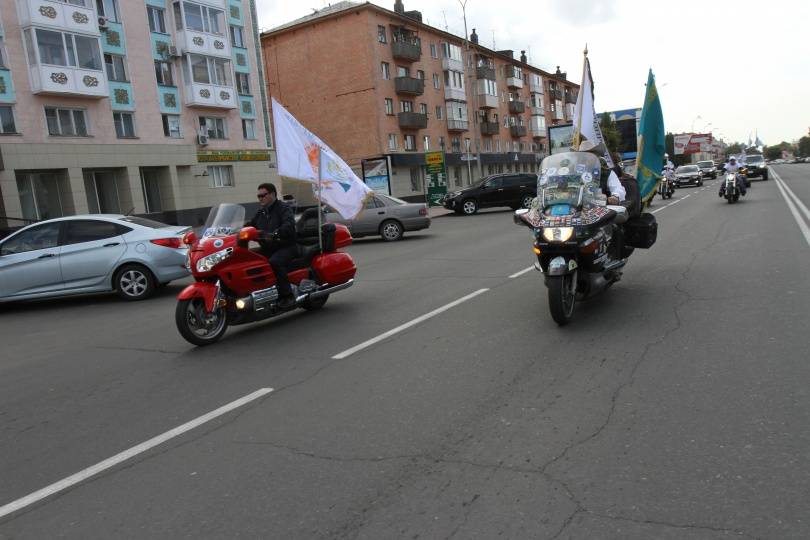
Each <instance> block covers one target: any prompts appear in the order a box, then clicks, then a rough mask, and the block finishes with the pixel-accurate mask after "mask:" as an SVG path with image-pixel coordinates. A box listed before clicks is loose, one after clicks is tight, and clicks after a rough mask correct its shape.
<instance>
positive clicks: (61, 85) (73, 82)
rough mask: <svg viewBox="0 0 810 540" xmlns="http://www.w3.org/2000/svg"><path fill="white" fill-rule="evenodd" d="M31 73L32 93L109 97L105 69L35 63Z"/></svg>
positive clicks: (30, 69)
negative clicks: (96, 69)
mask: <svg viewBox="0 0 810 540" xmlns="http://www.w3.org/2000/svg"><path fill="white" fill-rule="evenodd" d="M29 72H30V74H31V93H33V94H51V95H63V96H83V97H91V98H105V97H109V95H110V89H109V87H108V85H107V76H106V75H105V73H104V72H103V71H94V70H89V69H78V68H74V67H68V66H51V65H34V66H31V67H30V68H29Z"/></svg>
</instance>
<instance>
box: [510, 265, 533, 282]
mask: <svg viewBox="0 0 810 540" xmlns="http://www.w3.org/2000/svg"><path fill="white" fill-rule="evenodd" d="M532 270H534V266H530V267H528V268H526V269H525V270H521V271H520V272H517V273H515V274H512V275H511V276H509V279H515V278H518V277H520V276H522V275H523V274H526V273H529V272H531V271H532Z"/></svg>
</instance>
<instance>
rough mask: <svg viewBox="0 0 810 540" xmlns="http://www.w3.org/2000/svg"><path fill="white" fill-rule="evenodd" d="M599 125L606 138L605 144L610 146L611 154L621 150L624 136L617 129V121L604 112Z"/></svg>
mask: <svg viewBox="0 0 810 540" xmlns="http://www.w3.org/2000/svg"><path fill="white" fill-rule="evenodd" d="M599 127H600V128H601V129H602V137H604V138H605V145H606V146H607V147H608V150H609V151H610V153H611V155H612V154H613V153H615V152H618V151H619V144H620V143H621V142H622V136H621V134H620V133H619V130H618V129H616V122H614V121H613V120H611V119H610V116H609V115H607V114H603V115H602V116H601V118H600V119H599Z"/></svg>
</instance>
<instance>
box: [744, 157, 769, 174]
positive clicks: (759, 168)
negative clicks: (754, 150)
mask: <svg viewBox="0 0 810 540" xmlns="http://www.w3.org/2000/svg"><path fill="white" fill-rule="evenodd" d="M744 165H745V168H746V169H747V170H748V173H747V176H748V178H749V179H750V178H753V177H755V176H759V177H761V178H762V179H763V180H767V179H768V165H767V164H766V163H765V158H763V157H762V156H761V155H759V154H751V155H748V156H745V163H744Z"/></svg>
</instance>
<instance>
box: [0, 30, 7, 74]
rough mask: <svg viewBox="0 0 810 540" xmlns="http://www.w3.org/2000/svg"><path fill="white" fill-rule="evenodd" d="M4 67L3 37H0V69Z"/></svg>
mask: <svg viewBox="0 0 810 540" xmlns="http://www.w3.org/2000/svg"><path fill="white" fill-rule="evenodd" d="M4 67H6V47H5V45H4V44H3V36H0V68H4Z"/></svg>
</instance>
